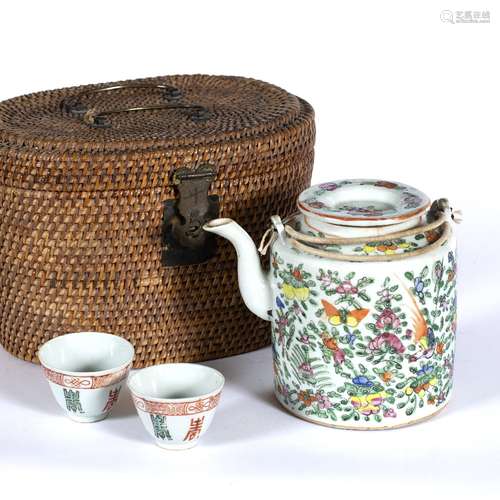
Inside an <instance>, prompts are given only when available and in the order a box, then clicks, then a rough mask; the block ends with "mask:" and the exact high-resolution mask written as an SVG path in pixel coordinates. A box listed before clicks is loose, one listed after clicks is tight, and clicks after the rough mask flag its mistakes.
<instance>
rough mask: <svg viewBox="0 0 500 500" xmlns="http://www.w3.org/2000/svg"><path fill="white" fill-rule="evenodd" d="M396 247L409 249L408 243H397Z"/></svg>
mask: <svg viewBox="0 0 500 500" xmlns="http://www.w3.org/2000/svg"><path fill="white" fill-rule="evenodd" d="M398 247H399V248H410V244H409V243H399V244H398Z"/></svg>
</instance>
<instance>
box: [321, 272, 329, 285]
mask: <svg viewBox="0 0 500 500" xmlns="http://www.w3.org/2000/svg"><path fill="white" fill-rule="evenodd" d="M319 281H321V283H322V284H323V285H325V286H330V285H331V284H332V278H331V277H330V276H328V274H323V275H322V276H321V278H320V279H319Z"/></svg>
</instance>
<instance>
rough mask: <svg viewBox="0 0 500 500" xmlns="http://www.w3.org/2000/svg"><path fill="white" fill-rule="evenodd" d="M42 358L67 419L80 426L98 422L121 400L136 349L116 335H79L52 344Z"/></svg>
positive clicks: (55, 395) (47, 376)
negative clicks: (84, 423) (79, 423)
mask: <svg viewBox="0 0 500 500" xmlns="http://www.w3.org/2000/svg"><path fill="white" fill-rule="evenodd" d="M38 357H39V359H40V363H41V364H42V366H43V371H44V375H45V377H46V378H47V380H48V382H49V386H50V389H51V391H52V393H53V395H54V398H55V400H56V401H57V403H58V404H59V406H60V407H61V408H62V409H63V410H64V411H65V413H66V415H67V416H68V417H69V418H71V419H72V420H74V421H76V422H97V421H99V420H102V419H104V418H106V417H107V416H108V415H109V413H110V411H111V409H112V408H113V406H114V405H115V403H116V401H117V400H118V397H119V395H120V393H121V390H122V386H123V383H124V381H125V379H126V377H127V375H128V372H129V370H130V366H131V363H132V360H133V358H134V348H133V346H132V344H130V342H128V341H127V340H125V339H123V338H121V337H118V336H116V335H111V334H107V333H100V332H79V333H70V334H66V335H62V336H60V337H56V338H54V339H52V340H49V341H48V342H46V343H45V344H44V345H43V346H42V347H41V348H40V350H39V353H38Z"/></svg>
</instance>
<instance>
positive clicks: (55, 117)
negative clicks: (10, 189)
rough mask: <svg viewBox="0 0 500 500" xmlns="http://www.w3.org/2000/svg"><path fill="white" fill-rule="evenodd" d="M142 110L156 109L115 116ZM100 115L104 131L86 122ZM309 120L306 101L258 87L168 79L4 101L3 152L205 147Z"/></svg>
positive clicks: (226, 79)
mask: <svg viewBox="0 0 500 500" xmlns="http://www.w3.org/2000/svg"><path fill="white" fill-rule="evenodd" d="M130 85H133V87H131V88H115V89H113V90H109V91H105V92H95V90H97V89H103V88H107V87H116V86H118V87H122V86H130ZM141 85H150V87H140V86H141ZM154 86H159V87H157V88H155V87H154ZM162 86H163V87H166V88H163V87H162ZM165 106H169V109H165V108H164V107H165ZM144 107H156V108H157V109H149V110H144V109H141V110H136V111H129V112H113V111H121V110H125V109H131V108H144ZM200 110H201V113H200ZM110 112H111V113H110ZM102 113H104V114H105V117H104V118H103V120H104V121H105V122H106V123H105V126H99V124H98V123H91V122H90V121H89V120H92V119H94V118H95V117H96V116H97V117H98V118H101V117H99V115H100V114H102ZM311 114H312V110H311V109H310V107H309V106H308V105H307V103H305V102H304V101H302V100H301V99H299V98H297V97H296V96H294V95H291V94H289V93H288V92H286V91H284V90H283V89H280V88H278V87H276V86H274V85H270V84H268V83H265V82H261V81H258V80H253V79H249V78H241V77H231V76H208V75H184V76H166V77H158V78H148V79H141V80H133V81H124V82H114V83H107V84H99V85H88V86H81V87H71V88H65V89H59V90H51V91H46V92H37V93H34V94H29V95H25V96H21V97H16V98H13V99H9V100H7V101H4V102H2V103H0V146H3V147H7V148H8V147H13V146H15V147H16V148H19V149H21V150H23V151H27V150H30V151H31V152H32V153H35V154H36V152H37V151H41V150H43V151H45V152H46V151H53V152H54V151H59V152H63V151H65V152H70V151H71V152H80V153H92V152H109V151H113V152H118V151H122V152H130V151H144V150H147V149H151V148H154V149H156V148H169V147H170V148H171V147H186V146H189V145H196V146H203V145H210V144H214V143H218V142H220V141H232V140H245V139H252V138H257V137H259V136H260V135H262V134H266V135H268V134H272V133H273V131H278V130H280V129H283V128H284V127H288V126H290V125H291V124H293V123H294V122H296V121H297V120H300V118H301V117H304V115H311Z"/></svg>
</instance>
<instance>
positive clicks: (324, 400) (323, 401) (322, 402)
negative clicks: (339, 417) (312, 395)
mask: <svg viewBox="0 0 500 500" xmlns="http://www.w3.org/2000/svg"><path fill="white" fill-rule="evenodd" d="M316 401H317V403H318V407H319V408H320V409H321V410H328V408H331V407H332V406H333V405H332V402H331V401H330V398H329V397H328V396H327V395H326V394H323V393H317V394H316Z"/></svg>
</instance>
